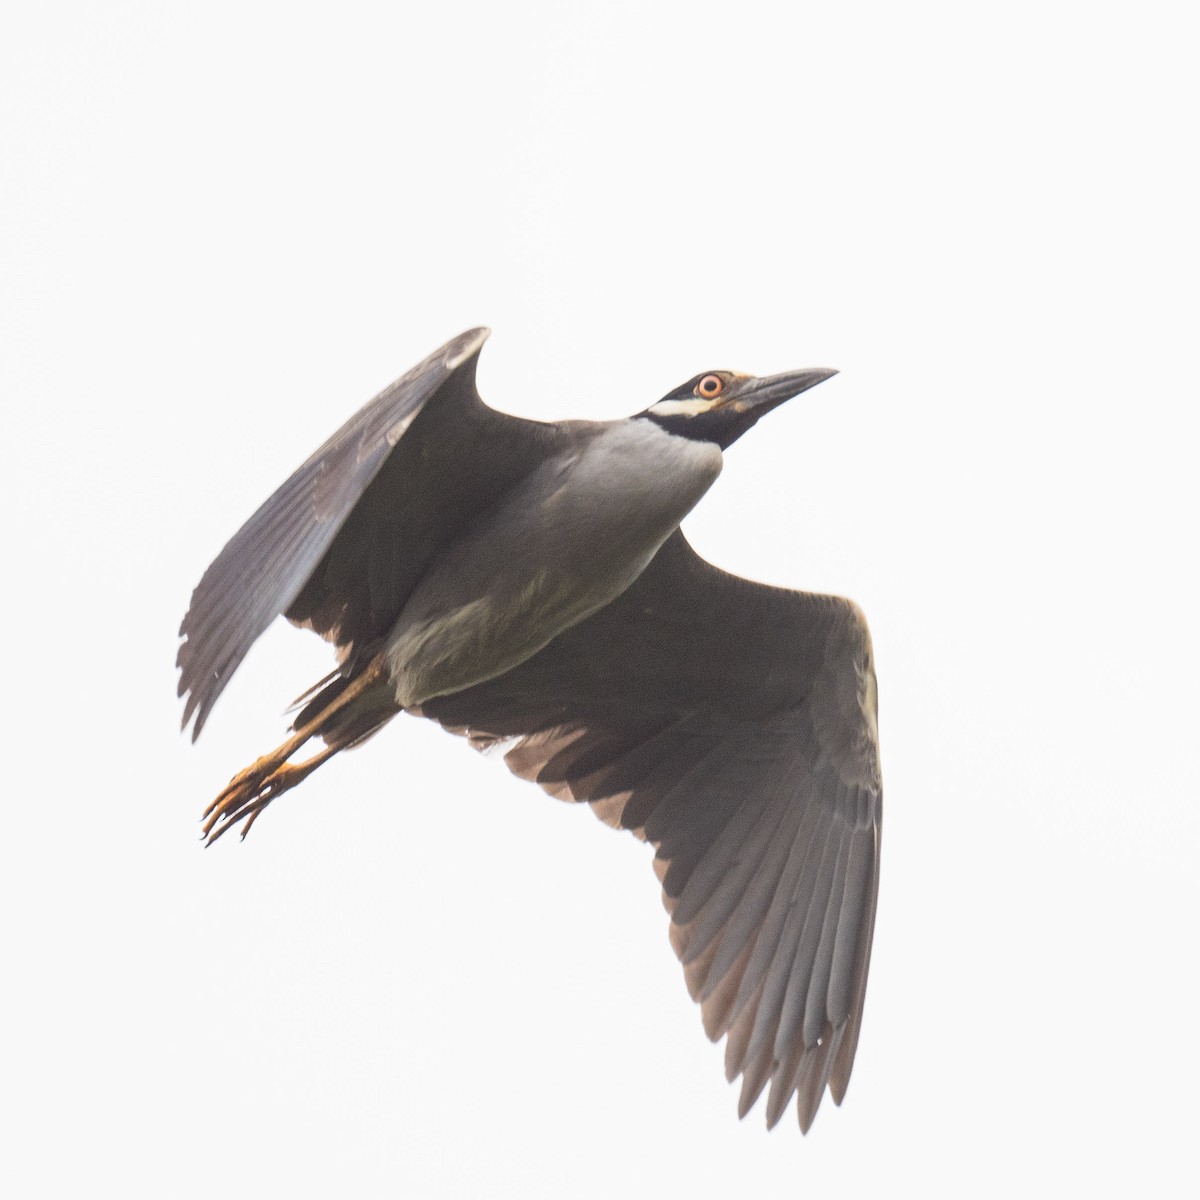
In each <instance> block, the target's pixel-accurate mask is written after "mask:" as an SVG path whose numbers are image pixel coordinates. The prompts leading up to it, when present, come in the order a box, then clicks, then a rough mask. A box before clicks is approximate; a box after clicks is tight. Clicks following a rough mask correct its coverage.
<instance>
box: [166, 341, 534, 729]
mask: <svg viewBox="0 0 1200 1200" xmlns="http://www.w3.org/2000/svg"><path fill="white" fill-rule="evenodd" d="M487 336H488V330H486V329H473V330H470V331H469V332H467V333H464V334H461V335H460V336H459V337H457V338H454V339H453V340H452V341H450V342H447V343H446V345H444V346H443V347H442V348H441V349H440V350H437V351H435V352H434V353H433V354H431V355H430V356H429V357H428V358H427V359H426V360H425V361H424V362H422V363H421V364H420V365H419V366H416V367H414V368H413V369H412V370H411V371H409V372H408V374H407V375H405V376H403V377H402V378H401V379H398V380H397V381H396V382H395V383H393V384H392V385H391V386H390V387H389V388H387V389H385V390H384V391H383V392H381V393H380V394H379V395H378V396H376V397H375V399H374V400H372V401H371V402H370V403H369V404H367V405H366V407H365V408H363V409H362V410H360V411H359V412H358V413H357V414H355V416H353V417H352V418H351V419H350V420H349V421H348V422H347V423H346V424H345V425H344V426H342V428H341V429H339V430H338V431H337V433H335V434H334V435H333V437H331V438H330V439H329V440H328V441H327V442H326V443H325V444H324V445H323V446H322V447H321V448H320V449H319V450H318V451H317V452H316V453H315V454H314V455H313V456H312V457H311V458H310V459H309V460H308V461H307V462H306V463H304V465H303V466H301V467H300V468H299V469H298V470H297V471H296V472H295V474H294V475H292V477H291V478H290V479H289V480H288V481H287V482H286V483H284V484H283V485H282V486H281V487H280V488H279V489H278V490H277V491H276V492H275V494H274V495H273V496H271V498H270V499H269V500H267V502H266V503H265V504H263V506H262V507H261V508H260V509H259V510H258V512H256V513H255V514H254V516H252V517H251V518H250V520H249V521H247V522H246V524H245V525H243V526H242V528H241V529H240V530H239V531H238V532H237V533H236V534H235V535H234V536H233V538H232V539H231V540H230V541H229V543H228V544H227V545H226V547H225V548H224V550H222V551H221V553H220V554H219V555H218V556H217V558H216V560H215V561H214V562H213V564H212V565H211V566H210V567H209V568H208V570H207V571H205V573H204V577H203V578H202V579H201V580H200V583H199V585H198V586H197V588H196V590H195V591H194V592H193V593H192V603H191V606H190V608H189V609H188V612H187V615H186V616H185V617H184V619H183V624H182V626H181V627H180V631H179V632H180V636H181V637H182V638H183V641H182V643H181V644H180V647H179V653H178V657H177V664H178V666H179V669H180V676H179V694H180V695H181V696H183V695H184V694H186V695H187V701H186V704H185V706H184V714H183V724H184V725H185V726H186V725H187V723H188V721H189V719H191V718H192V717H193V715H194V716H195V724H194V726H193V729H192V736H193V738H195V737H196V736H198V735H199V733H200V730H201V729H202V728H203V726H204V722H205V720H206V719H207V717H208V714H209V712H210V711H211V709H212V706H213V704H214V703H215V702H216V700H217V697H218V696H220V694H221V692H222V690H223V689H224V687H225V685H226V684H227V683H228V682H229V678H230V676H231V675H232V674H233V672H234V671H235V670H236V669H237V667H238V665H239V664H240V663H241V661H242V659H243V658H244V657H245V655H246V652H247V651H248V650H249V649H250V647H251V645H253V643H254V642H255V640H256V639H257V638H258V637H259V635H260V634H261V633H262V632H263V630H265V629H266V627H267V626H268V625H269V624H270V623H271V621H272V620H274V619H275V617H277V616H278V615H279V614H280V613H285V614H286V615H287V617H288V618H289V619H290V620H292V621H294V622H296V623H297V624H301V625H306V626H309V627H311V628H313V629H315V630H316V631H317V632H318V633H320V634H322V636H324V637H327V638H328V639H329V640H331V641H332V642H333V643H334V644H335V645H336V646H337V648H338V652H339V656H340V658H341V660H342V663H343V671H344V672H347V673H353V669H354V666H355V662H354V656H355V651H356V649H357V648H360V647H362V646H364V645H366V644H369V643H371V642H373V641H374V640H375V639H377V638H379V637H381V636H382V635H383V634H384V633H386V632H387V630H388V629H389V628H390V627H391V625H392V623H393V622H394V621H395V618H396V616H397V615H398V614H399V611H400V608H401V607H402V606H403V603H404V600H405V599H406V598H407V596H408V594H409V592H410V591H411V590H412V587H413V586H414V585H415V583H416V581H417V579H419V578H420V575H421V573H422V572H423V571H424V569H425V567H426V566H427V564H428V562H429V560H430V559H431V558H432V556H433V555H434V554H435V553H437V551H438V550H439V548H440V547H441V546H442V545H444V544H445V542H446V541H448V540H449V539H450V538H452V537H453V536H454V535H455V534H456V533H457V532H458V531H459V530H460V529H461V528H462V526H463V525H464V524H465V523H467V522H468V521H469V520H470V519H471V518H472V516H473V515H474V514H475V513H476V512H478V511H480V510H481V509H483V508H484V507H486V506H487V505H488V504H489V503H491V502H493V501H494V499H495V497H496V496H497V495H498V494H500V493H501V492H503V491H504V490H505V489H506V488H508V487H510V486H511V485H512V484H513V483H514V482H516V480H517V479H519V478H520V477H521V476H522V475H523V474H524V473H525V472H526V471H528V470H530V469H531V468H532V466H533V465H535V464H536V463H537V462H538V461H540V457H541V448H542V447H543V446H544V445H545V444H546V443H547V442H549V441H551V440H552V439H553V437H554V436H555V432H556V430H555V427H554V426H552V425H543V424H541V423H539V422H535V421H523V420H521V419H519V418H517V417H510V416H506V415H505V414H503V413H498V412H495V411H494V410H492V409H490V408H488V407H487V405H485V404H484V403H483V401H482V400H480V398H479V395H478V393H477V391H476V390H475V367H476V364H477V360H478V355H479V351H480V348H481V347H482V345H483V343H484V341H485V340H486V338H487Z"/></svg>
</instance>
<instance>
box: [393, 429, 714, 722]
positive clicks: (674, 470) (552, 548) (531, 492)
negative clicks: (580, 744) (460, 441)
mask: <svg viewBox="0 0 1200 1200" xmlns="http://www.w3.org/2000/svg"><path fill="white" fill-rule="evenodd" d="M569 433H570V437H569V439H568V442H569V444H568V446H567V447H566V449H565V450H564V451H563V452H562V453H560V454H557V455H555V456H554V457H552V458H550V459H547V461H546V462H544V463H543V464H541V465H540V466H539V467H537V468H536V469H535V470H534V471H533V472H532V473H531V474H530V475H529V476H528V477H527V478H526V479H525V480H524V481H522V482H521V483H520V484H518V485H517V486H516V487H515V488H513V489H512V491H511V492H510V493H509V494H508V496H507V497H505V499H504V500H503V501H502V502H501V503H500V504H499V505H497V506H496V507H495V508H494V509H493V510H492V511H490V512H489V513H487V514H486V515H485V516H483V517H482V518H481V519H480V520H479V521H478V522H477V523H476V524H475V525H473V526H472V527H471V528H470V529H469V530H468V531H467V532H466V533H465V534H464V536H463V537H461V538H460V539H459V540H458V541H456V542H455V543H454V544H453V545H452V546H450V547H448V548H447V549H446V550H445V552H444V553H443V554H442V555H441V556H440V557H439V558H438V560H437V561H436V562H434V563H433V564H432V565H431V567H430V569H429V571H428V572H427V573H426V575H425V577H424V578H423V579H422V580H421V582H420V584H419V585H418V586H417V588H416V589H415V591H414V592H413V594H412V596H411V597H410V598H409V600H408V603H407V604H406V605H405V607H404V610H403V612H402V613H401V614H400V617H399V619H398V620H397V622H396V625H395V626H394V628H393V630H392V633H391V635H390V637H389V639H388V649H387V655H388V662H389V667H390V672H391V677H392V680H393V684H394V686H395V689H396V700H397V703H399V704H401V705H402V706H403V707H413V706H415V705H418V704H421V703H423V702H424V701H425V700H427V699H429V698H430V697H432V696H438V695H445V694H447V693H450V692H454V691H459V690H461V689H463V688H466V687H470V686H472V685H474V684H477V683H480V682H483V681H484V680H487V679H492V678H495V677H496V676H497V675H500V674H503V673H504V672H505V671H509V670H511V669H512V668H513V667H515V666H517V665H518V664H520V663H522V662H524V661H525V660H526V659H528V658H529V657H531V656H532V655H533V654H536V653H537V651H538V650H540V649H541V648H542V647H543V646H545V645H546V644H547V643H548V642H549V641H550V640H551V639H552V638H554V637H555V636H556V635H557V634H559V633H561V632H562V631H563V630H564V629H567V628H570V627H571V626H572V625H574V624H577V623H578V622H579V621H582V620H584V619H585V618H586V617H588V616H590V615H591V614H592V613H594V612H596V611H597V610H599V609H600V608H603V607H604V606H605V605H606V604H608V603H609V602H611V601H612V600H613V599H615V598H616V597H617V596H619V595H620V594H621V592H623V591H624V590H625V589H626V588H627V587H628V586H629V585H630V584H631V583H632V582H633V580H634V579H636V578H637V576H638V575H639V574H640V573H641V571H642V570H644V569H645V567H646V565H647V564H648V563H649V562H650V560H651V559H652V558H653V557H654V555H655V553H656V552H657V551H658V549H659V547H660V546H661V545H662V544H663V542H664V541H665V540H666V539H667V538H668V537H669V536H670V535H671V534H672V533H673V532H674V531H675V529H676V528H678V526H679V523H680V521H682V520H683V518H684V517H685V516H686V515H687V513H688V512H689V511H690V510H691V509H692V507H693V506H694V505H695V504H696V502H697V501H698V500H699V499H700V497H701V496H703V495H704V493H705V492H706V491H707V490H708V489H709V487H711V486H712V484H713V481H714V480H715V479H716V478H717V476H718V475H719V474H720V471H721V451H720V449H719V448H718V447H717V446H715V445H713V444H712V443H708V442H698V441H692V440H690V439H686V438H679V437H675V436H672V435H671V434H668V433H665V432H664V431H663V430H662V429H660V428H659V427H658V426H657V425H655V424H654V423H653V422H651V421H647V420H634V421H619V422H612V423H596V422H584V421H580V422H572V423H571V425H570V427H569Z"/></svg>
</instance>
